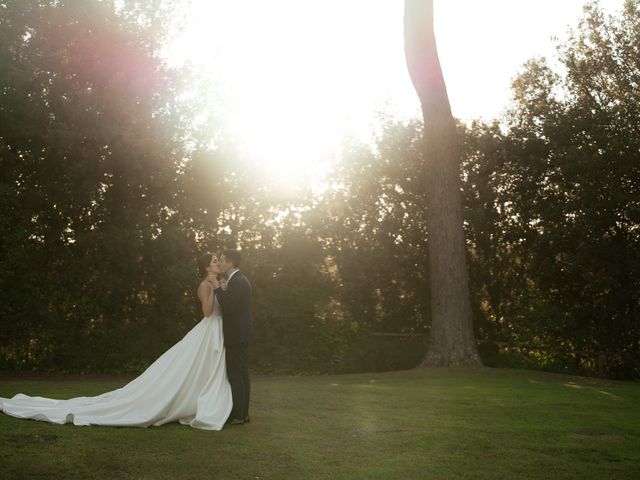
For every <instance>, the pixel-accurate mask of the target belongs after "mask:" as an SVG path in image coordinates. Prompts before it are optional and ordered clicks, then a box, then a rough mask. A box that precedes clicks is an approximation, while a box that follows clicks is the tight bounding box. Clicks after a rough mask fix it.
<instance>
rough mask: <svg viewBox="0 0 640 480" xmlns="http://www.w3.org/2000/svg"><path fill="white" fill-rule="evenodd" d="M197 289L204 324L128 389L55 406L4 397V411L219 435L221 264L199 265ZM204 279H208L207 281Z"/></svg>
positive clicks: (0, 403)
mask: <svg viewBox="0 0 640 480" xmlns="http://www.w3.org/2000/svg"><path fill="white" fill-rule="evenodd" d="M198 267H199V269H200V275H201V276H202V277H205V278H204V280H202V282H201V283H200V287H199V288H198V297H199V299H200V302H201V303H202V313H203V314H204V318H203V319H202V320H201V321H200V323H198V324H197V325H196V326H195V327H193V329H191V331H189V332H188V333H187V334H186V335H185V336H184V338H183V339H182V340H180V341H179V342H178V343H176V344H175V345H174V346H173V347H171V348H170V349H169V350H167V351H166V352H165V353H164V354H163V355H162V356H161V357H160V358H158V359H157V360H156V361H155V362H153V363H152V364H151V365H150V366H149V367H148V368H147V369H146V370H145V371H144V372H143V373H142V374H141V375H140V376H139V377H137V378H136V379H134V380H133V381H131V382H130V383H128V384H126V385H125V386H124V387H122V388H119V389H117V390H113V391H111V392H107V393H103V394H102V395H98V396H95V397H77V398H71V399H69V400H54V399H51V398H44V397H29V396H27V395H23V394H21V393H19V394H17V395H15V396H14V397H13V398H11V399H8V398H2V397H0V411H4V413H6V414H7V415H11V416H13V417H17V418H31V419H35V420H44V421H46V422H51V423H59V424H62V423H73V424H74V425H112V426H128V427H148V426H156V427H157V426H160V425H164V424H165V423H169V422H175V421H179V422H180V423H181V424H183V425H189V426H191V427H194V428H201V429H205V430H221V429H222V427H223V426H224V424H225V422H226V420H227V418H228V417H229V414H230V413H231V407H232V397H231V387H230V386H229V382H228V381H227V371H226V366H225V351H224V339H223V334H222V317H221V313H220V305H219V304H218V300H217V299H216V297H215V295H214V293H213V290H214V289H215V288H217V287H218V281H217V279H216V275H217V274H218V273H220V269H219V267H218V258H217V257H216V256H215V255H211V254H208V253H207V254H205V255H202V256H201V257H200V258H199V259H198ZM205 275H206V276H205Z"/></svg>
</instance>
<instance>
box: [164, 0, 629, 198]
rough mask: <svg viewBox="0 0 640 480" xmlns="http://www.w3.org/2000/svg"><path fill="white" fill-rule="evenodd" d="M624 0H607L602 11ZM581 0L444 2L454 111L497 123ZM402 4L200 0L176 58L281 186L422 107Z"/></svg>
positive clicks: (443, 40) (440, 20) (442, 47)
mask: <svg viewBox="0 0 640 480" xmlns="http://www.w3.org/2000/svg"><path fill="white" fill-rule="evenodd" d="M622 1H623V0H605V1H602V2H601V4H602V6H603V7H604V8H605V9H609V10H614V9H618V8H620V7H621V5H622ZM581 8H582V0H563V1H562V2H557V1H555V0H536V1H533V0H522V1H519V2H511V1H508V0H490V1H486V2H474V1H471V0H457V1H452V0H450V1H447V2H444V1H436V3H435V15H436V34H437V36H438V39H437V40H438V45H439V51H440V57H441V62H442V65H443V70H444V74H445V78H446V81H447V85H448V91H449V96H450V100H451V104H452V109H453V113H454V115H455V116H457V117H459V118H461V119H463V120H466V121H469V120H471V119H473V118H483V119H486V120H488V119H491V118H495V117H496V116H498V115H499V114H500V113H501V112H502V111H503V110H504V108H505V107H506V106H507V103H508V100H509V96H510V90H509V89H510V84H511V79H512V78H513V77H514V76H515V74H516V73H517V71H518V68H519V67H520V66H521V65H522V63H524V62H525V61H526V60H527V59H528V58H531V57H532V56H534V55H546V56H547V57H549V58H551V57H552V56H553V54H554V48H555V47H554V43H553V42H552V37H553V36H556V37H558V38H564V37H565V36H566V31H567V26H568V25H569V24H572V23H574V22H575V21H576V20H577V19H578V18H579V16H580V14H581ZM402 15H403V2H402V1H399V0H394V1H391V0H379V1H370V0H349V1H348V2H345V1H340V0H324V1H322V2H320V1H305V2H300V1H295V0H272V1H269V2H264V1H260V0H236V1H230V0H193V1H192V2H191V6H190V10H189V12H188V13H187V20H186V27H185V28H184V29H183V30H182V31H181V32H179V33H178V35H177V36H176V40H175V42H174V43H173V44H172V45H171V46H170V48H169V52H168V57H169V58H170V59H171V61H173V62H176V63H179V62H182V61H185V60H188V61H191V62H193V63H194V64H195V65H196V66H197V67H198V68H200V69H202V70H204V71H205V72H208V74H209V75H210V76H211V78H213V79H215V84H216V88H217V89H219V94H220V96H221V97H223V104H224V113H223V117H224V122H225V128H226V129H228V133H229V134H230V135H231V136H232V137H233V138H235V139H236V141H237V142H238V144H239V145H241V146H242V148H243V152H244V153H245V155H246V156H247V157H249V158H251V159H252V161H254V162H256V167H260V168H261V169H263V170H264V171H265V173H267V174H268V176H269V180H270V182H272V183H276V184H280V185H282V186H285V185H291V184H292V183H300V182H312V181H313V180H314V179H316V180H317V179H319V178H321V177H322V176H323V175H325V174H326V173H327V168H328V162H327V159H329V158H332V156H334V155H335V153H336V151H337V150H338V149H339V148H340V143H341V141H342V140H343V139H346V138H357V139H360V140H364V141H366V140H368V139H369V138H370V137H371V134H372V132H374V131H375V127H376V123H377V119H378V118H379V115H380V114H381V113H384V114H386V115H391V116H395V117H400V118H408V117H412V116H417V115H418V114H419V104H418V100H417V97H416V95H415V92H414V90H413V87H412V85H411V82H410V80H409V77H408V74H407V71H406V66H405V63H404V50H403V31H402Z"/></svg>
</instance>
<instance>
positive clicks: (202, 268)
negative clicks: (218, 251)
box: [198, 253, 213, 277]
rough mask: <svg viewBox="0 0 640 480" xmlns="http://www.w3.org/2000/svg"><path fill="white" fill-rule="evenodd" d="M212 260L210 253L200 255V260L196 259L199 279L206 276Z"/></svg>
mask: <svg viewBox="0 0 640 480" xmlns="http://www.w3.org/2000/svg"><path fill="white" fill-rule="evenodd" d="M212 258H213V255H212V254H210V253H205V254H204V255H201V256H200V258H198V273H199V274H200V276H201V277H206V276H207V267H208V266H209V264H210V263H211V259H212Z"/></svg>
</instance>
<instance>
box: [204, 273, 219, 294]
mask: <svg viewBox="0 0 640 480" xmlns="http://www.w3.org/2000/svg"><path fill="white" fill-rule="evenodd" d="M207 282H209V283H210V284H211V286H212V287H213V288H214V290H215V289H216V288H218V277H217V276H216V274H215V273H210V274H209V275H207Z"/></svg>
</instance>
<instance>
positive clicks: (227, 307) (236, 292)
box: [213, 279, 244, 314]
mask: <svg viewBox="0 0 640 480" xmlns="http://www.w3.org/2000/svg"><path fill="white" fill-rule="evenodd" d="M238 280H239V279H238ZM243 287H244V285H241V284H240V282H239V281H236V282H233V283H229V285H228V287H227V289H226V290H223V289H222V287H218V288H216V289H215V290H214V291H213V293H215V295H216V298H217V299H218V302H220V306H221V307H222V312H223V313H224V312H226V313H227V314H229V313H231V312H233V311H235V309H236V307H237V305H238V303H240V297H241V296H242V290H243Z"/></svg>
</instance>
